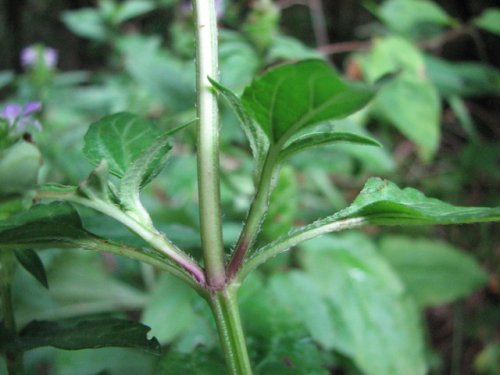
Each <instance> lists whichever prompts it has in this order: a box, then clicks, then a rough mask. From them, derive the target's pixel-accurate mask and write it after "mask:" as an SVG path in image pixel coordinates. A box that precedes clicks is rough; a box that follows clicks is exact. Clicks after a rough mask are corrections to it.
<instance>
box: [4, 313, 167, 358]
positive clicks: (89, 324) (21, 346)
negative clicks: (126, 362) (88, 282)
mask: <svg viewBox="0 0 500 375" xmlns="http://www.w3.org/2000/svg"><path fill="white" fill-rule="evenodd" d="M149 330H150V329H149V327H146V326H144V325H142V324H139V323H136V322H133V321H129V320H123V319H116V318H88V319H81V318H77V319H74V318H73V319H65V320H59V321H54V322H51V321H36V320H35V321H33V322H31V323H29V324H28V325H27V326H26V327H24V328H23V329H22V330H21V331H20V332H19V335H18V336H17V337H16V338H15V339H14V340H2V339H3V336H2V338H0V348H1V349H2V350H15V351H26V350H30V349H34V348H38V347H42V346H53V347H55V348H60V349H67V350H75V349H89V348H103V347H108V346H112V347H124V348H138V349H143V350H146V351H150V352H153V353H160V351H161V348H160V344H159V343H158V341H157V340H156V339H155V338H153V339H148V338H147V333H148V331H149Z"/></svg>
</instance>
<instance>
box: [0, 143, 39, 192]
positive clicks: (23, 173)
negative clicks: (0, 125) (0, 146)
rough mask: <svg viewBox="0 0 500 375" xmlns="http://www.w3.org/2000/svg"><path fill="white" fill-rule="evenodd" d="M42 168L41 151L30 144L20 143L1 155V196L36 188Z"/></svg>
mask: <svg viewBox="0 0 500 375" xmlns="http://www.w3.org/2000/svg"><path fill="white" fill-rule="evenodd" d="M41 166H42V156H41V154H40V151H39V150H38V148H37V147H35V146H34V145H33V144H31V143H28V142H18V143H16V144H14V145H13V146H11V147H9V148H8V149H6V150H5V151H4V152H2V153H0V196H1V195H10V194H22V193H24V192H26V191H27V190H29V189H32V188H34V187H35V185H36V183H37V180H38V171H39V170H40V167H41Z"/></svg>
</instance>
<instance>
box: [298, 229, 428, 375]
mask: <svg viewBox="0 0 500 375" xmlns="http://www.w3.org/2000/svg"><path fill="white" fill-rule="evenodd" d="M302 248H303V249H304V251H302V252H301V253H300V259H301V264H302V265H303V267H304V268H305V274H301V275H303V276H302V278H309V280H310V281H309V283H312V284H313V285H314V287H312V286H311V287H309V290H312V288H314V290H315V292H314V293H315V294H316V295H318V296H319V297H320V298H321V299H322V300H323V301H324V302H323V309H327V311H328V313H327V314H328V316H329V324H328V325H326V326H325V327H326V329H328V331H325V332H324V333H319V332H318V330H317V329H316V330H315V331H311V332H312V333H313V332H314V334H315V336H316V337H317V338H321V339H322V343H323V345H328V346H327V347H330V348H332V347H333V348H335V349H337V350H338V351H340V352H341V353H343V354H344V355H347V356H349V357H350V358H351V359H352V360H353V361H354V363H355V364H356V365H357V366H358V367H359V368H360V369H361V370H362V372H363V373H364V374H367V375H382V374H383V375H401V374H405V375H423V374H425V373H426V372H425V368H426V364H425V358H424V352H423V348H424V343H423V337H422V333H421V327H420V318H419V313H418V309H417V308H416V306H415V303H414V302H413V300H412V299H411V298H410V297H409V296H408V295H407V293H406V292H405V289H404V287H403V284H402V283H401V282H400V281H399V279H398V277H397V275H396V274H395V273H394V272H393V271H392V270H391V268H390V267H389V266H388V264H387V263H386V262H385V261H384V259H383V258H382V257H381V256H379V255H378V254H377V252H376V251H375V249H374V247H373V246H372V245H371V243H370V241H369V240H368V239H367V238H365V237H363V236H362V235H360V234H359V233H348V234H345V235H342V236H336V237H335V238H333V237H323V238H319V239H316V240H313V241H310V242H307V243H305V244H304V245H303V246H302ZM299 280H300V279H299ZM299 280H297V281H299ZM297 288H299V290H300V289H302V290H304V288H303V287H302V286H301V285H300V283H297V282H296V283H295V284H294V289H297ZM305 298H306V300H310V297H307V296H306V297H305ZM297 299H300V295H297ZM292 306H293V305H292ZM292 306H291V307H292ZM300 306H301V305H296V306H293V307H292V308H294V309H297V310H296V314H298V315H299V316H300V315H302V316H303V319H304V320H305V319H325V318H326V317H325V313H323V315H322V314H321V313H320V312H318V313H315V312H314V311H312V309H310V308H309V309H305V310H299V309H300V308H301V307H300ZM311 324H314V323H310V324H309V327H310V329H311V328H313V327H312V326H311Z"/></svg>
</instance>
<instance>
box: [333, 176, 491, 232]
mask: <svg viewBox="0 0 500 375" xmlns="http://www.w3.org/2000/svg"><path fill="white" fill-rule="evenodd" d="M333 217H335V218H336V219H337V220H339V219H345V218H355V217H356V218H362V219H364V220H366V222H367V223H369V224H380V225H438V224H468V223H477V222H486V221H500V208H499V207H497V208H487V207H460V206H453V205H451V204H449V203H445V202H443V201H440V200H438V199H435V198H428V197H426V196H425V195H424V194H423V193H421V192H420V191H418V190H416V189H413V188H405V189H400V188H399V187H398V186H397V185H396V184H394V183H393V182H390V181H387V180H382V179H379V178H370V179H369V180H368V181H367V183H366V184H365V186H364V188H363V190H362V191H361V193H360V194H359V195H358V196H357V197H356V199H355V200H354V202H353V203H352V204H351V205H350V206H349V207H347V208H346V209H344V210H342V211H339V212H338V213H337V214H335V215H333Z"/></svg>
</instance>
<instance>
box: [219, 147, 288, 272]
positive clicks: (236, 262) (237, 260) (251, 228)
mask: <svg viewBox="0 0 500 375" xmlns="http://www.w3.org/2000/svg"><path fill="white" fill-rule="evenodd" d="M279 150H280V146H279V145H278V146H276V147H274V146H273V147H271V148H270V149H269V152H268V154H267V157H266V160H265V162H264V166H263V168H262V175H261V178H260V180H259V185H258V186H257V193H256V194H255V197H254V199H253V202H252V205H251V207H250V210H249V212H248V216H247V219H246V221H245V225H244V226H243V229H242V231H241V234H240V237H239V239H238V242H237V244H236V247H235V250H234V252H233V256H232V258H231V261H230V262H229V265H228V267H227V277H228V279H229V280H231V279H232V278H233V277H234V275H236V273H237V272H238V270H239V269H240V267H241V264H242V263H243V261H244V259H245V256H246V254H247V253H248V251H249V250H250V249H251V247H252V246H253V244H254V243H255V240H256V239H257V235H258V234H259V231H260V226H261V225H262V222H263V220H264V217H265V215H266V213H267V209H268V206H269V197H270V196H271V190H272V181H273V177H274V174H275V171H276V163H277V160H278V157H279Z"/></svg>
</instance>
